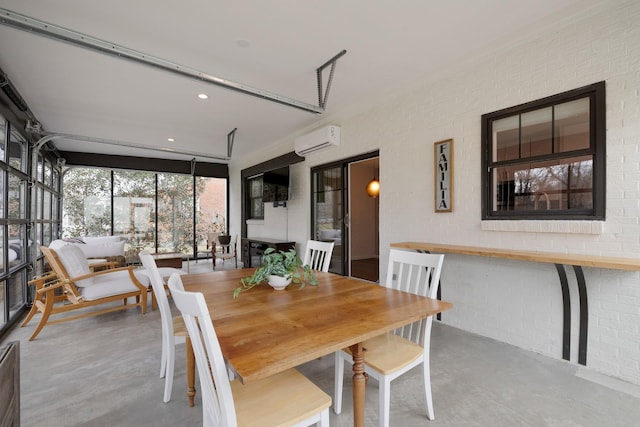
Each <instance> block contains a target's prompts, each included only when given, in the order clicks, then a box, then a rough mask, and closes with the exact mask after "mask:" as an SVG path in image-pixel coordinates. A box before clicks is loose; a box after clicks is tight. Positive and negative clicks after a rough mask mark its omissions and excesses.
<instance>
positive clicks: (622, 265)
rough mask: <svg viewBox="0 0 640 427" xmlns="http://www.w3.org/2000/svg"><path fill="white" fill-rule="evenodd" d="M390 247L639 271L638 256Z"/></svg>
mask: <svg viewBox="0 0 640 427" xmlns="http://www.w3.org/2000/svg"><path fill="white" fill-rule="evenodd" d="M391 247H392V248H400V249H413V250H417V251H426V252H441V253H452V254H458V255H474V256H484V257H491V258H507V259H514V260H519V261H530V262H544V263H549V264H564V265H572V266H580V267H593V268H608V269H612V270H626V271H640V258H617V257H605V256H595V255H570V254H561V253H550V252H537V251H520V250H511V249H496V248H483V247H479V246H459V245H444V244H439V243H422V242H400V243H392V244H391Z"/></svg>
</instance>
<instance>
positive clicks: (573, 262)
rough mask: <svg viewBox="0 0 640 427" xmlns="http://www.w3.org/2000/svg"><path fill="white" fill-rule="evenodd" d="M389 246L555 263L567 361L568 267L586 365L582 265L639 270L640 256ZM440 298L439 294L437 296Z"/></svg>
mask: <svg viewBox="0 0 640 427" xmlns="http://www.w3.org/2000/svg"><path fill="white" fill-rule="evenodd" d="M391 247H393V248H399V249H411V250H416V251H421V252H430V253H452V254H458V255H471V256H483V257H490V258H505V259H513V260H518V261H530V262H542V263H547V264H554V265H555V267H556V270H557V272H558V277H559V278H560V287H561V290H562V307H563V326H562V358H563V359H565V360H570V350H571V301H570V295H569V282H568V280H567V273H566V269H565V266H571V267H572V268H573V271H574V272H575V276H576V282H577V285H578V297H579V307H580V324H579V328H578V331H579V336H578V363H580V364H581V365H586V364H587V332H588V326H589V311H588V306H587V287H586V281H585V278H584V273H583V271H582V267H592V268H606V269H611V270H625V271H640V259H636V258H617V257H606V256H594V255H570V254H561V253H549V252H536V251H521V250H511V249H496V248H483V247H477V246H459V245H445V244H439V243H425V242H399V243H392V244H391ZM438 297H439V295H438Z"/></svg>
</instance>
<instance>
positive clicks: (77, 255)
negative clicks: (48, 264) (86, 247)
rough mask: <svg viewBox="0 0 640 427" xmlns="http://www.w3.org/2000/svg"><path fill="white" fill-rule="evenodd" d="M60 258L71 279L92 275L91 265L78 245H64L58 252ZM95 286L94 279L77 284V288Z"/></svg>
mask: <svg viewBox="0 0 640 427" xmlns="http://www.w3.org/2000/svg"><path fill="white" fill-rule="evenodd" d="M56 252H57V254H58V258H59V259H60V262H61V263H62V265H63V266H64V269H65V270H67V274H68V275H69V277H71V278H74V277H78V276H83V275H85V274H89V273H91V269H90V268H89V263H88V262H87V258H86V257H85V256H84V253H82V251H81V250H80V248H79V247H78V246H76V245H63V246H61V247H60V248H59V249H58V250H57V251H56ZM91 285H93V278H91V277H90V278H88V279H84V280H80V281H78V282H76V286H78V287H85V286H91Z"/></svg>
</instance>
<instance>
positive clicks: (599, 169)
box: [481, 81, 606, 221]
mask: <svg viewBox="0 0 640 427" xmlns="http://www.w3.org/2000/svg"><path fill="white" fill-rule="evenodd" d="M605 95H606V94H605V82H604V81H601V82H598V83H594V84H591V85H587V86H583V87H581V88H578V89H574V90H570V91H567V92H563V93H560V94H557V95H552V96H549V97H546V98H542V99H539V100H536V101H532V102H527V103H525V104H521V105H517V106H514V107H510V108H506V109H503V110H499V111H495V112H492V113H488V114H483V115H482V123H481V142H482V171H481V173H482V177H481V182H482V220H591V221H593V220H604V219H605V208H606V100H605V98H606V97H605ZM582 98H589V100H590V118H589V133H590V142H589V148H588V149H582V150H575V151H570V152H562V153H554V154H550V155H545V156H536V157H529V158H524V159H523V158H520V159H515V160H513V161H500V162H494V161H493V160H492V144H493V138H492V135H491V133H492V123H493V122H494V121H496V120H500V119H504V118H507V117H512V116H518V115H521V114H524V113H528V112H531V111H534V110H539V109H543V108H547V107H551V106H555V105H558V104H563V103H566V102H569V101H574V100H578V99H582ZM578 155H591V156H592V158H593V169H592V172H593V177H592V179H593V186H592V188H593V193H592V197H593V204H592V208H591V209H585V210H566V209H565V210H561V209H556V210H550V211H544V210H529V211H498V210H493V198H494V188H493V185H492V182H493V181H492V170H493V169H494V168H496V167H504V166H508V165H514V164H517V163H526V162H531V161H539V160H554V159H563V158H568V157H574V156H578Z"/></svg>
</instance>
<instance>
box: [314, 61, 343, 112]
mask: <svg viewBox="0 0 640 427" xmlns="http://www.w3.org/2000/svg"><path fill="white" fill-rule="evenodd" d="M345 53H347V51H346V49H343V50H342V51H341V52H339V53H338V54H337V55H336V56H334V57H333V58H331V59H330V60H328V61H327V62H325V63H324V64H322V65H321V66H319V67H318V69H317V70H316V77H317V79H318V105H319V106H320V108H322V109H323V110H324V109H325V108H326V106H327V99H328V98H329V89H331V81H332V80H333V72H334V71H335V69H336V63H337V62H338V59H340V58H341V57H342V56H343V55H344V54H345ZM329 65H331V70H329V78H328V79H327V90H326V91H325V92H324V95H323V93H322V72H323V71H324V69H325V68H327V67H328V66H329Z"/></svg>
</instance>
